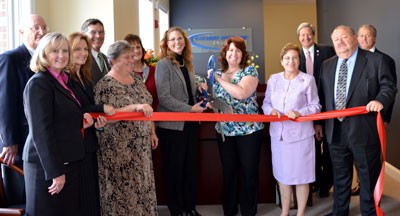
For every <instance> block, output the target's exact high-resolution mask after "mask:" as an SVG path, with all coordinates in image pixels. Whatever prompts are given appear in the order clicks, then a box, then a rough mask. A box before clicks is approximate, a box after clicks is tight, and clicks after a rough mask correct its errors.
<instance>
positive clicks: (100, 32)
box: [88, 30, 105, 35]
mask: <svg viewBox="0 0 400 216" xmlns="http://www.w3.org/2000/svg"><path fill="white" fill-rule="evenodd" d="M88 33H89V34H90V35H96V34H99V35H104V33H105V31H95V30H92V31H89V32H88Z"/></svg>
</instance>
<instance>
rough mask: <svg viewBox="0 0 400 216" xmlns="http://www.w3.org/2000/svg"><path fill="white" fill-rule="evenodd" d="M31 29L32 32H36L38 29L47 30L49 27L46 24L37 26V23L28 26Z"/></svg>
mask: <svg viewBox="0 0 400 216" xmlns="http://www.w3.org/2000/svg"><path fill="white" fill-rule="evenodd" d="M29 29H30V30H31V31H33V32H38V31H40V30H41V31H42V32H48V31H49V30H50V29H49V27H48V26H39V25H35V26H32V27H31V28H29Z"/></svg>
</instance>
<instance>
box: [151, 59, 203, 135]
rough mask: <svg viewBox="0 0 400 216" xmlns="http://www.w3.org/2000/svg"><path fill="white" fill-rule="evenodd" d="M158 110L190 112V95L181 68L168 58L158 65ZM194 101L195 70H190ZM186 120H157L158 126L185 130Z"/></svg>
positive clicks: (194, 99)
mask: <svg viewBox="0 0 400 216" xmlns="http://www.w3.org/2000/svg"><path fill="white" fill-rule="evenodd" d="M155 78H156V87H157V95H158V102H159V103H158V108H157V111H158V112H190V110H191V109H192V106H191V105H189V104H188V103H189V96H188V91H187V89H186V82H185V78H184V77H183V74H182V71H181V69H180V68H179V67H178V66H177V65H175V64H174V63H172V61H171V60H169V59H168V58H163V59H161V60H160V61H159V62H158V63H157V66H156V77H155ZM189 78H190V85H191V87H192V94H193V95H190V97H193V101H196V98H195V95H194V94H195V93H196V83H195V76H194V72H191V71H189ZM184 124H185V122H157V126H159V127H161V128H166V129H172V130H180V131H182V130H183V126H184Z"/></svg>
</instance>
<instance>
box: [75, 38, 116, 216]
mask: <svg viewBox="0 0 400 216" xmlns="http://www.w3.org/2000/svg"><path fill="white" fill-rule="evenodd" d="M68 40H69V42H70V45H71V63H72V67H73V68H72V69H71V70H70V75H71V87H72V89H73V91H74V93H75V95H76V97H77V98H78V100H79V101H80V103H81V106H82V109H83V111H84V112H105V113H106V114H108V115H113V114H114V113H115V111H114V108H113V107H112V106H109V105H105V104H104V105H103V104H97V105H96V104H95V103H94V96H93V86H92V72H91V67H92V66H91V65H92V58H89V53H91V45H90V41H89V39H88V37H87V36H86V35H84V34H83V33H80V32H75V33H72V34H71V35H69V37H68ZM97 122H99V123H100V124H101V125H102V126H104V124H105V122H106V119H105V118H104V117H103V116H99V117H98V118H97ZM83 143H84V146H85V157H84V159H83V161H82V164H81V168H82V170H81V177H80V186H81V190H80V205H81V209H82V214H83V215H91V216H97V215H100V201H99V176H98V165H97V155H96V151H97V148H98V140H97V135H96V128H95V127H94V126H91V127H88V128H86V129H85V137H84V139H83Z"/></svg>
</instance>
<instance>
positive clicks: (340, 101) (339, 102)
mask: <svg viewBox="0 0 400 216" xmlns="http://www.w3.org/2000/svg"><path fill="white" fill-rule="evenodd" d="M346 87H347V59H344V60H343V61H342V64H341V65H340V68H339V75H338V80H337V84H336V100H335V108H336V109H337V110H341V109H344V108H346ZM338 119H339V121H343V119H344V117H339V118H338Z"/></svg>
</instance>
